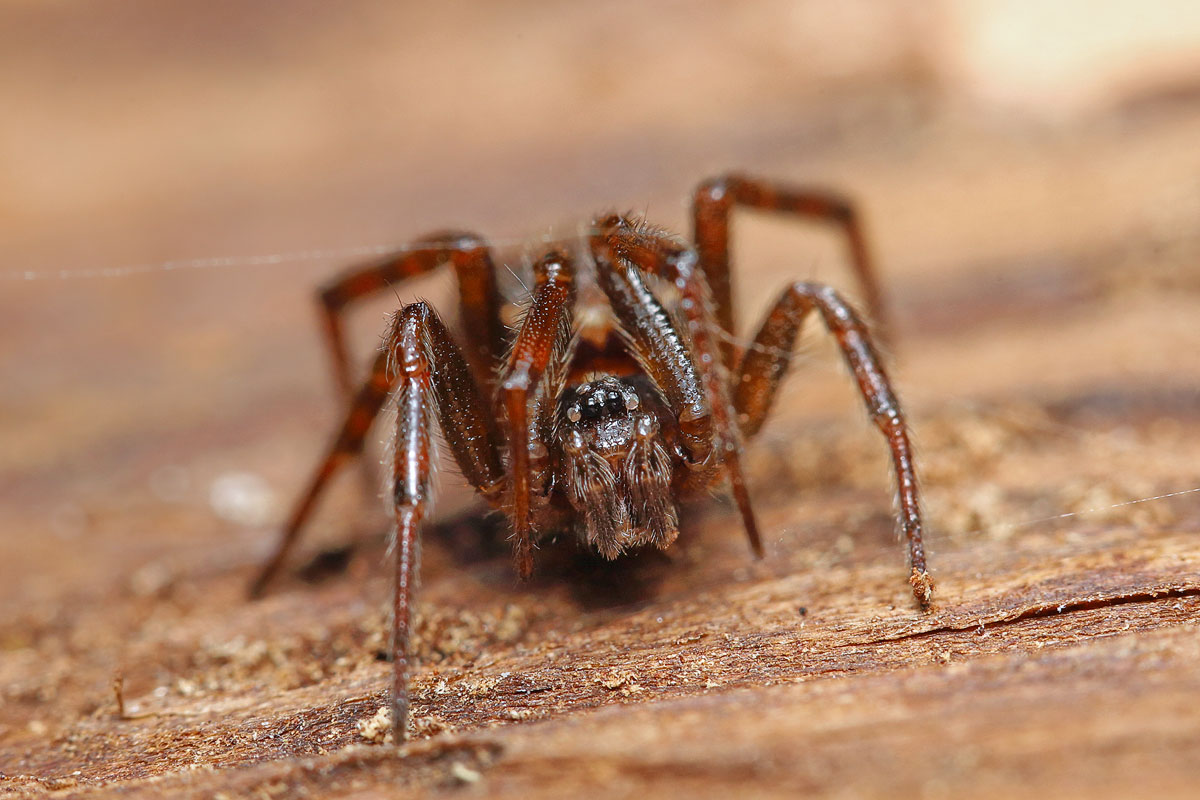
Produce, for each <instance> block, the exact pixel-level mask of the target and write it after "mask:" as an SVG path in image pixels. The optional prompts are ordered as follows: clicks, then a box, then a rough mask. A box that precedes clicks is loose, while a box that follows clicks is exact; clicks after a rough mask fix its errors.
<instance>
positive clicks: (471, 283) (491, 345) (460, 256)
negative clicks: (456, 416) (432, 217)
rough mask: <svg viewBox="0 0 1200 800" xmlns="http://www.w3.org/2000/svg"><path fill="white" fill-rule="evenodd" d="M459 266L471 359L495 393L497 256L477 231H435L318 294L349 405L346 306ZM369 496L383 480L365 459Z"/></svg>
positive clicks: (499, 328) (500, 338)
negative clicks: (344, 325)
mask: <svg viewBox="0 0 1200 800" xmlns="http://www.w3.org/2000/svg"><path fill="white" fill-rule="evenodd" d="M446 263H449V264H451V265H453V267H454V271H455V274H456V276H457V278H458V290H459V300H460V303H461V309H462V317H463V319H462V324H463V328H464V333H465V334H466V340H467V357H468V359H469V360H470V362H471V365H472V367H473V368H474V371H475V379H476V380H477V381H478V382H479V384H480V386H482V387H483V388H484V390H485V391H488V392H489V393H490V389H491V380H492V367H493V365H494V364H495V363H496V361H497V360H498V359H499V357H500V356H501V354H502V348H503V342H504V326H503V324H502V323H501V321H500V293H499V289H498V288H497V286H496V275H495V270H494V268H493V265H492V258H491V254H490V253H489V251H488V248H487V245H486V244H485V242H484V240H483V239H482V238H481V237H479V236H476V235H474V234H471V233H462V232H457V231H445V232H440V233H435V234H431V235H429V236H426V237H424V238H422V239H420V240H419V243H418V244H415V245H413V246H412V247H410V248H408V249H405V250H402V251H400V252H398V253H393V254H391V255H388V256H385V257H384V258H382V259H379V260H376V261H374V262H371V263H369V264H364V265H358V266H355V267H351V268H350V269H348V270H346V271H345V272H343V273H341V274H340V275H337V276H335V277H334V278H333V279H332V280H330V281H329V282H328V283H326V284H325V285H324V286H322V287H321V289H320V290H319V291H318V292H317V297H318V299H319V300H320V305H321V321H322V325H323V328H324V331H325V340H326V342H327V344H328V346H329V352H330V356H331V357H332V359H333V374H334V378H335V380H336V381H337V384H338V389H339V391H340V393H341V395H342V397H343V398H344V399H345V401H346V402H347V403H349V402H351V401H352V400H353V399H354V385H355V383H356V379H355V378H354V377H353V376H352V374H351V366H350V361H349V355H348V352H347V349H346V340H345V336H344V333H343V328H342V318H343V315H344V314H345V312H346V309H347V308H348V307H349V306H350V305H351V304H353V303H354V302H356V301H358V300H362V299H365V298H367V297H370V296H372V295H374V294H376V293H377V292H379V291H382V290H383V289H386V288H388V287H389V286H393V285H395V284H396V283H398V282H400V281H403V280H406V279H408V278H413V277H416V276H418V275H422V274H425V273H427V272H432V271H433V270H435V269H437V268H438V267H440V266H441V265H443V264H446ZM361 482H362V487H363V496H364V497H367V498H371V497H374V496H375V493H376V492H377V491H378V486H379V484H378V482H377V479H376V476H375V472H374V469H373V468H372V465H371V464H368V463H366V462H365V461H364V462H362V463H361Z"/></svg>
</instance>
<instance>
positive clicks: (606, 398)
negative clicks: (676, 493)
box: [559, 375, 678, 559]
mask: <svg viewBox="0 0 1200 800" xmlns="http://www.w3.org/2000/svg"><path fill="white" fill-rule="evenodd" d="M646 405H647V402H646V398H643V397H642V396H641V394H640V393H639V391H638V389H637V387H635V386H634V385H632V384H631V383H628V382H626V381H622V380H620V379H618V378H615V377H612V376H611V375H610V376H604V377H601V378H599V379H597V380H593V381H588V382H586V383H582V384H579V385H577V386H573V387H571V388H569V389H567V391H566V392H564V393H563V396H562V400H561V401H560V404H559V409H560V413H561V420H562V423H563V424H562V425H561V426H560V428H559V430H560V434H559V436H560V438H559V442H560V445H561V448H562V452H563V455H564V466H565V470H564V472H565V479H566V490H567V496H568V498H569V499H570V501H571V505H572V506H573V507H574V509H575V512H576V514H578V515H579V516H580V517H582V522H583V524H582V525H581V529H582V530H583V532H584V533H585V537H586V540H587V543H588V544H589V545H590V546H591V547H593V548H595V549H596V551H597V552H599V553H600V555H602V556H604V557H605V558H610V559H611V558H616V557H617V556H618V555H620V554H621V553H622V552H624V551H625V550H626V549H627V548H632V547H638V546H641V545H645V544H653V545H656V546H658V547H666V546H667V545H669V544H670V543H671V542H672V541H674V540H675V537H676V535H677V534H678V515H677V513H676V510H675V503H674V500H673V498H672V497H671V459H670V456H669V455H668V452H667V449H666V447H665V446H664V445H663V442H662V437H661V435H660V429H659V421H658V419H657V417H656V416H655V415H654V414H652V413H650V412H649V411H647V410H646V408H645V406H646Z"/></svg>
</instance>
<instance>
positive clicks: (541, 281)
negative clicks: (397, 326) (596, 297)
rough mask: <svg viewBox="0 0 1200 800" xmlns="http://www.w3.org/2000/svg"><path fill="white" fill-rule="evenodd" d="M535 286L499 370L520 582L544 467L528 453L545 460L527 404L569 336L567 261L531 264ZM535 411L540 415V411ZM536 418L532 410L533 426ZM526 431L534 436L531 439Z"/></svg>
mask: <svg viewBox="0 0 1200 800" xmlns="http://www.w3.org/2000/svg"><path fill="white" fill-rule="evenodd" d="M534 273H535V276H536V280H537V283H536V286H535V287H534V292H533V300H532V302H531V303H530V305H529V308H528V310H527V311H526V313H525V318H524V320H522V322H521V327H520V329H519V330H518V331H517V338H516V339H515V340H514V342H513V347H512V352H510V353H509V356H508V361H507V362H506V364H505V366H504V370H503V372H502V375H501V381H500V396H501V399H502V404H503V407H504V410H505V413H506V414H507V415H508V424H509V439H508V458H509V468H510V471H511V473H512V496H511V502H512V506H511V508H512V520H513V558H514V561H515V563H516V567H517V574H518V575H520V577H521V578H522V579H526V578H528V577H529V576H530V575H531V574H532V573H533V527H532V523H531V515H530V500H531V484H532V477H533V474H532V473H533V470H534V468H535V466H536V467H538V468H539V469H541V470H544V469H545V468H546V465H545V464H544V463H538V464H537V465H534V464H531V461H530V450H531V449H533V450H536V451H537V452H538V458H537V461H538V462H543V461H544V460H545V458H546V457H547V454H546V451H545V446H544V445H542V444H540V441H539V437H538V436H537V434H539V433H540V432H541V431H540V430H539V428H541V427H543V426H542V425H539V424H535V425H534V427H533V428H532V429H531V428H530V424H529V423H530V420H529V406H530V400H534V401H535V402H537V390H538V387H539V385H540V384H541V383H542V381H543V376H545V375H546V373H547V370H548V369H551V370H557V368H558V366H559V365H560V362H561V361H562V358H561V357H556V356H561V352H562V350H563V344H564V340H565V338H567V337H569V331H570V314H571V307H572V305H573V303H574V300H575V282H574V276H573V274H572V264H571V260H570V258H569V257H568V256H567V255H566V254H565V253H562V252H559V251H553V252H550V253H548V254H547V255H545V256H544V257H543V258H542V259H541V260H540V261H538V263H537V264H536V265H535V266H534ZM541 413H546V412H545V411H544V410H543V411H542V412H541ZM539 416H540V414H539V412H538V410H537V409H535V422H537V421H539V420H538V419H537V417H539ZM531 432H532V433H533V434H535V436H534V437H533V438H532V439H531V436H530V434H531Z"/></svg>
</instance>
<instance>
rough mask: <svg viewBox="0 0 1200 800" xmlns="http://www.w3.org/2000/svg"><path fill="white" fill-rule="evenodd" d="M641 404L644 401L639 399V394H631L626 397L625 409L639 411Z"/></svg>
mask: <svg viewBox="0 0 1200 800" xmlns="http://www.w3.org/2000/svg"><path fill="white" fill-rule="evenodd" d="M641 404H642V403H641V401H640V400H638V396H637V395H636V394H631V395H629V396H628V397H626V398H625V410H626V411H637V407H638V406H640V405H641Z"/></svg>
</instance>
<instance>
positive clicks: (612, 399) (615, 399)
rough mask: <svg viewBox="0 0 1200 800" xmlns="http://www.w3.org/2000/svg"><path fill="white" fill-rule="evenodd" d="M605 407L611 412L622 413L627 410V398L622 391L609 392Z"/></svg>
mask: <svg viewBox="0 0 1200 800" xmlns="http://www.w3.org/2000/svg"><path fill="white" fill-rule="evenodd" d="M604 408H605V410H606V411H608V413H610V414H620V413H621V412H622V411H624V410H625V398H624V397H622V396H621V394H620V392H609V393H608V398H607V401H606V402H605V404H604Z"/></svg>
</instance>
